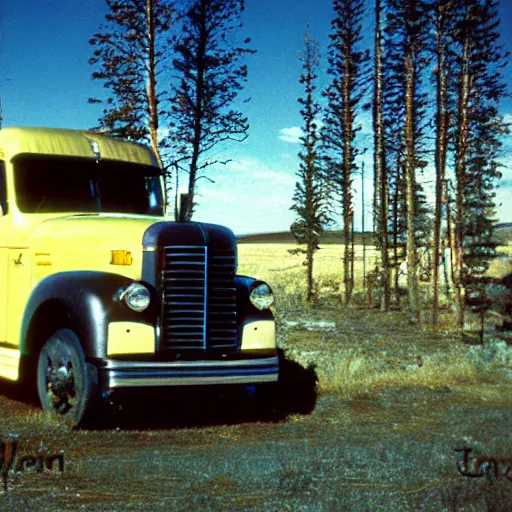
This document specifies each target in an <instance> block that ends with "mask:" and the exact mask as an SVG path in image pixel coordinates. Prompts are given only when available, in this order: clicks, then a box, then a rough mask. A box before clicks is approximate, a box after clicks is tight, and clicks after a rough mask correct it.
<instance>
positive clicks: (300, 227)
mask: <svg viewBox="0 0 512 512" xmlns="http://www.w3.org/2000/svg"><path fill="white" fill-rule="evenodd" d="M301 59H302V69H303V73H302V75H301V77H300V83H301V84H302V86H303V87H304V96H303V97H301V98H299V103H300V105H301V107H302V108H301V110H300V114H301V116H302V119H303V126H302V131H303V135H302V137H301V144H302V150H301V152H300V153H299V158H300V160H301V163H300V166H299V170H298V172H297V178H298V180H297V183H296V185H295V194H294V196H293V202H294V203H293V206H292V207H291V210H293V211H294V212H295V213H296V215H297V217H298V218H297V220H295V221H294V222H293V224H292V225H291V227H290V230H291V232H292V235H293V236H294V237H295V239H296V240H297V242H298V243H299V244H303V245H305V246H306V247H305V248H304V249H303V248H299V249H292V250H291V251H290V253H292V254H305V255H306V259H305V262H304V264H305V266H306V277H307V300H308V302H313V301H314V300H315V285H314V280H313V259H314V254H315V252H316V251H317V250H318V249H319V247H318V241H319V237H320V234H321V233H322V231H323V227H324V225H325V222H326V212H325V206H324V200H325V197H324V186H323V181H322V176H321V172H320V161H319V154H318V149H319V148H318V146H319V136H318V126H317V121H318V116H319V114H320V104H319V103H318V101H317V99H316V97H315V96H316V90H317V86H316V80H317V78H318V75H317V70H318V67H319V65H320V60H319V59H320V56H319V45H318V43H317V42H316V41H315V40H314V39H313V38H312V37H311V35H310V34H309V32H307V33H306V35H305V37H304V52H303V55H302V57H301Z"/></svg>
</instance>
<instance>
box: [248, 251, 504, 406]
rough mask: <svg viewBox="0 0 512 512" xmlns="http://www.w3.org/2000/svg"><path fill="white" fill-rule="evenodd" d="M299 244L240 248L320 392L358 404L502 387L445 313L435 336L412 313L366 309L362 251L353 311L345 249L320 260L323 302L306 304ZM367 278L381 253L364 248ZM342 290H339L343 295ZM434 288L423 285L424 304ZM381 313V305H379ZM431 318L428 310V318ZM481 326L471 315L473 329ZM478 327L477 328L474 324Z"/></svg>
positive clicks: (285, 338) (284, 341)
mask: <svg viewBox="0 0 512 512" xmlns="http://www.w3.org/2000/svg"><path fill="white" fill-rule="evenodd" d="M293 247H295V246H294V245H293V244H245V245H241V246H240V247H239V264H240V267H239V273H241V274H247V275H254V276H257V277H258V278H261V279H264V280H266V281H267V282H268V283H269V284H270V285H271V287H272V288H273V289H274V292H275V294H276V306H275V314H276V318H277V321H278V326H279V344H280V346H281V347H283V348H284V349H285V350H286V351H287V354H288V357H290V358H291V359H293V360H295V361H297V362H299V363H300V364H301V365H302V366H304V367H308V366H313V367H314V368H315V371H316V374H317V376H318V387H319V391H320V392H327V393H333V392H334V393H336V394H339V395H342V396H344V397H355V396H358V395H361V394H363V395H364V394H367V393H373V392H376V391H377V390H379V389H381V388H383V387H408V386H414V387H429V388H442V387H451V386H457V385H459V384H463V383H470V382H472V383H474V382H488V381H497V380H500V378H501V374H500V373H499V372H495V371H494V370H495V369H496V365H495V364H486V365H483V364H482V362H481V361H479V360H477V359H471V358H469V357H468V356H467V351H468V347H467V346H466V345H464V344H463V343H462V341H461V335H460V331H459V330H458V329H457V328H456V325H455V318H454V314H453V312H452V311H451V310H450V309H448V308H445V309H444V310H443V311H442V314H441V315H440V320H439V325H438V328H437V329H432V328H431V326H429V325H428V323H424V324H423V326H421V327H420V326H419V325H417V324H412V323H410V318H409V316H408V315H407V311H406V310H404V311H395V312H392V313H383V312H381V311H380V310H378V309H372V308H370V307H368V304H367V295H366V292H365V291H364V289H363V286H362V285H363V283H362V276H363V263H362V246H358V247H356V263H355V274H356V289H355V292H354V305H355V307H351V308H344V307H343V306H342V305H341V296H342V291H343V289H342V283H341V277H340V276H342V256H343V249H342V247H341V246H336V245H328V246H325V247H324V248H322V249H321V250H320V251H319V252H318V253H317V256H316V259H315V267H314V275H315V279H316V281H317V290H318V295H319V299H318V302H317V303H316V304H314V305H309V304H307V303H306V301H305V290H306V280H305V269H304V266H303V261H304V257H303V256H292V255H290V254H289V253H288V250H289V249H291V248H293ZM502 253H503V254H502V256H501V259H500V261H496V262H495V263H494V267H492V268H491V270H493V271H495V272H496V271H497V270H496V269H497V268H498V267H499V270H500V271H501V270H502V267H503V265H509V264H511V263H510V259H509V256H510V255H512V246H509V247H506V248H503V251H502ZM366 255H367V263H366V271H367V272H368V271H369V270H371V269H373V268H374V267H375V262H376V256H377V254H376V252H375V249H374V248H373V247H370V248H368V247H367V249H366ZM340 288H341V289H340ZM428 295H429V286H428V284H425V285H424V286H423V296H424V300H425V302H426V301H427V300H428ZM374 306H375V305H374ZM424 318H428V310H425V311H424ZM475 322H477V319H476V318H475V319H472V318H471V316H470V315H468V325H472V324H473V323H475ZM475 325H476V323H475Z"/></svg>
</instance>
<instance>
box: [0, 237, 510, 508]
mask: <svg viewBox="0 0 512 512" xmlns="http://www.w3.org/2000/svg"><path fill="white" fill-rule="evenodd" d="M290 247H291V246H286V245H285V244H279V245H277V244H276V245H269V244H263V245H258V244H251V245H241V246H240V253H239V273H245V274H249V275H255V276H257V277H259V278H262V279H266V280H268V282H269V283H270V284H271V286H272V287H273V289H274V290H275V292H276V295H277V302H276V306H275V313H276V317H277V321H278V341H279V345H280V347H281V349H282V350H283V352H284V354H285V356H286V359H284V360H283V361H284V364H283V382H282V386H281V414H280V415H278V416H276V415H270V416H269V415H268V414H267V413H266V412H264V411H261V410H260V409H259V407H257V405H258V403H257V402H252V401H248V400H245V399H244V400H242V399H239V398H238V399H233V400H230V399H228V398H224V399H222V400H219V399H216V398H215V399H214V398H211V399H210V397H206V398H202V397H198V396H197V395H186V396H185V397H184V400H183V401H182V400H180V398H182V397H180V396H174V395H164V396H160V397H154V398H151V397H148V396H144V397H142V399H140V400H138V401H137V400H135V401H132V402H131V403H126V407H125V408H124V409H122V410H115V411H113V412H112V413H111V414H110V415H109V416H107V417H105V419H104V420H103V422H101V423H99V424H98V426H97V428H96V429H95V430H86V431H68V430H66V429H65V427H64V426H62V425H59V424H57V423H54V422H53V423H52V422H50V423H49V422H48V421H47V420H46V419H45V418H44V417H43V415H42V413H41V411H40V410H39V409H38V408H37V407H36V406H33V405H31V404H29V403H24V402H22V401H20V396H19V394H18V393H17V392H16V390H15V389H13V388H12V386H7V385H6V384H5V383H0V384H1V385H2V390H3V395H0V418H1V419H0V439H5V438H6V436H7V435H8V433H10V432H15V433H18V434H20V436H21V437H20V450H21V452H22V453H23V454H37V452H38V450H39V449H40V446H41V442H42V443H43V444H44V445H45V447H46V449H47V450H48V452H54V451H56V452H58V450H61V449H63V450H65V455H66V470H65V472H64V473H62V474H61V473H58V472H56V471H46V472H43V473H37V472H35V471H33V470H30V469H27V470H26V471H25V472H23V473H17V474H12V475H8V477H9V478H8V491H6V492H2V491H0V510H6V511H7V510H14V511H25V510H29V511H31V510H34V511H46V510H52V511H60V510H73V511H75V510H87V511H89V510H90V511H96V510H98V511H113V510H117V511H124V510H129V511H142V510H148V509H149V508H151V509H153V510H161V511H164V510H165V511H167V510H185V511H188V510H190V511H196V510H212V511H231V510H233V511H246V510H257V511H276V512H277V511H282V510H293V511H311V512H317V511H332V512H338V511H343V510H347V511H356V512H358V511H368V512H370V511H371V512H373V511H388V510H389V511H402V510H403V511H409V510H411V511H416V510H422V511H423V510H424V511H435V512H439V511H449V512H451V511H458V512H462V511H468V512H469V511H471V512H476V511H500V512H510V510H511V506H510V504H511V503H512V481H511V480H510V479H508V478H507V477H506V476H505V471H506V468H507V467H508V466H507V465H506V464H505V463H503V464H502V465H501V466H500V467H499V468H500V469H499V471H498V473H497V474H494V472H488V473H484V472H482V476H481V477H474V478H469V477H464V476H462V475H461V474H460V472H459V470H458V469H457V462H459V463H460V462H461V461H462V454H461V453H460V452H456V451H455V450H456V449H460V448H463V447H468V448H472V449H473V450H474V451H473V452H472V453H473V454H474V455H475V457H478V456H484V457H488V458H491V459H492V460H496V459H503V460H504V459H510V458H512V431H511V429H510V425H512V389H511V388H512V349H511V348H510V347H508V348H507V345H506V343H505V342H504V341H503V339H501V338H500V337H499V336H498V333H497V332H496V331H495V330H494V328H493V327H494V326H493V324H492V321H491V320H490V321H489V323H488V330H487V332H486V345H485V346H484V347H481V346H469V345H467V344H465V343H464V342H463V338H462V336H461V333H460V332H458V331H457V330H456V329H454V327H453V318H452V313H451V311H450V309H449V308H448V307H446V308H445V309H443V312H442V317H441V326H440V328H439V329H438V330H433V329H432V328H431V327H430V326H429V325H428V323H426V322H425V323H424V324H423V325H422V326H420V325H419V324H413V323H411V322H410V318H409V315H408V314H407V311H406V310H404V311H393V312H391V313H383V312H381V311H380V310H379V309H378V307H375V308H373V309H370V308H368V307H367V305H366V295H365V293H364V291H363V290H362V286H361V283H357V295H358V297H357V300H355V301H354V302H355V305H354V306H353V307H351V308H342V307H341V306H340V303H339V288H340V282H339V281H340V280H339V274H340V269H341V259H340V256H341V254H340V251H339V247H336V246H334V245H332V246H331V245H329V246H328V247H326V248H325V249H322V250H321V251H320V252H319V253H318V258H317V266H316V275H317V277H318V279H319V283H320V286H319V291H320V292H321V293H320V298H319V301H318V303H317V304H315V305H312V306H310V305H307V304H305V301H304V289H305V288H304V286H305V282H304V267H303V266H302V265H301V259H300V257H296V256H291V255H289V254H288V253H287V249H288V248H290ZM367 249H368V253H369V257H370V259H369V265H368V268H372V267H371V265H372V264H373V263H372V258H373V255H374V252H373V251H372V250H371V249H370V248H367ZM509 249H510V247H509ZM509 249H507V251H508V250H509ZM510 253H512V251H511V252H510ZM510 253H509V254H510ZM360 255H361V248H360V247H358V248H357V256H360ZM360 263H361V260H360V258H358V262H357V264H358V265H360ZM502 264H504V265H507V264H508V260H504V261H503V262H502ZM356 273H357V275H358V276H359V277H360V276H361V275H362V273H361V270H360V267H358V268H357V272H356ZM424 294H425V295H424V296H425V297H428V289H424ZM376 306H377V304H376ZM476 323H477V321H476V318H473V317H471V316H469V317H468V325H467V327H468V328H472V327H473V324H475V325H476ZM315 381H317V382H318V385H317V389H316V396H315V393H314V391H315V390H314V382H315ZM463 469H464V468H463ZM466 469H470V470H475V467H474V462H473V463H471V464H470V467H469V468H466ZM491 469H492V468H491ZM150 504H151V505H150Z"/></svg>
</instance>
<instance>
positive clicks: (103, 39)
mask: <svg viewBox="0 0 512 512" xmlns="http://www.w3.org/2000/svg"><path fill="white" fill-rule="evenodd" d="M107 5H108V8H109V12H108V13H107V15H106V17H105V20H106V22H105V24H104V25H102V26H101V27H100V32H98V33H96V34H94V36H93V37H92V38H91V40H90V44H91V45H92V46H94V47H95V49H94V52H93V57H91V58H90V59H89V63H90V64H91V65H92V66H93V67H94V68H95V69H96V71H94V72H93V74H92V78H93V79H96V80H101V81H102V82H103V85H104V87H105V88H107V89H108V90H109V97H108V98H107V99H106V100H101V99H97V98H91V99H89V102H90V103H100V104H103V105H104V106H105V108H104V110H103V115H102V116H101V117H100V119H99V126H98V127H97V128H96V129H97V130H100V131H102V132H105V133H108V134H109V135H113V136H117V137H122V138H127V139H131V140H136V141H148V142H150V143H151V146H152V148H153V150H154V152H155V154H156V156H157V159H158V161H159V163H160V164H161V163H162V161H161V156H160V149H161V145H160V144H159V140H158V128H159V124H160V111H161V109H162V107H161V103H162V101H163V97H164V96H165V94H166V91H165V90H164V89H162V88H161V87H160V85H159V82H158V80H157V79H158V75H159V74H160V73H161V72H162V69H163V64H164V58H165V56H166V54H165V44H166V42H167V38H168V31H169V29H170V27H171V23H172V21H173V18H174V7H173V4H172V3H171V2H169V1H166V0H123V1H121V0H107Z"/></svg>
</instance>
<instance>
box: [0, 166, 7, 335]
mask: <svg viewBox="0 0 512 512" xmlns="http://www.w3.org/2000/svg"><path fill="white" fill-rule="evenodd" d="M6 214H7V186H6V181H5V165H4V163H3V162H1V161H0V343H2V342H5V341H6V340H7V262H8V257H9V248H8V246H7V220H8V219H7V217H6Z"/></svg>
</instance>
